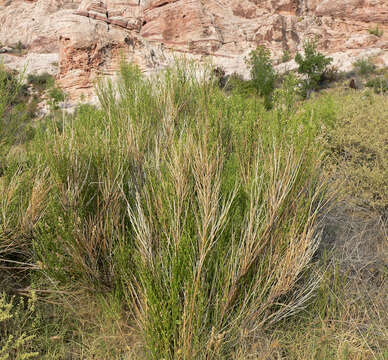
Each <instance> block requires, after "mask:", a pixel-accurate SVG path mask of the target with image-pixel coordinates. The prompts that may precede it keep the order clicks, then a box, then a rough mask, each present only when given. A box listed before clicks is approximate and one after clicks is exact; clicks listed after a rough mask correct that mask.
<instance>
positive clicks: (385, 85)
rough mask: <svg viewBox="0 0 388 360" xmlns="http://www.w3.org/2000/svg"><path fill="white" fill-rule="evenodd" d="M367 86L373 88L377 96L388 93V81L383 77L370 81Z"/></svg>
mask: <svg viewBox="0 0 388 360" xmlns="http://www.w3.org/2000/svg"><path fill="white" fill-rule="evenodd" d="M365 86H366V87H368V88H372V89H373V90H374V92H375V93H376V94H380V93H385V92H386V91H388V80H386V79H384V78H383V77H376V78H374V79H370V80H368V81H367V82H366V84H365Z"/></svg>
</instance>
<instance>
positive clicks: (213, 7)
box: [0, 0, 388, 96]
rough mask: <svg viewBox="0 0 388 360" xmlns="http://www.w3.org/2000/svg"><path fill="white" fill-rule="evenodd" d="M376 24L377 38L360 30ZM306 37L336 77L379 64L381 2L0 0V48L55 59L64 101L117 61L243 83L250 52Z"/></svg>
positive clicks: (383, 59)
mask: <svg viewBox="0 0 388 360" xmlns="http://www.w3.org/2000/svg"><path fill="white" fill-rule="evenodd" d="M377 25H378V26H379V29H380V31H383V33H382V35H381V36H376V35H373V34H370V33H369V31H368V30H369V29H372V28H375V27H376V26H377ZM309 37H317V38H318V41H319V48H320V49H321V51H323V52H324V53H328V54H331V56H332V57H333V58H334V60H335V64H336V65H338V66H339V67H340V68H341V69H344V70H349V69H350V68H351V67H352V63H353V62H354V60H355V59H356V58H358V57H364V56H372V55H373V56H375V57H376V62H377V63H379V64H381V65H385V66H388V59H387V52H388V1H387V0H341V1H338V0H277V1H274V0H206V1H205V0H105V1H90V0H73V1H72V0H29V1H27V0H13V1H12V0H7V1H4V0H0V42H1V43H2V44H4V45H11V44H12V43H17V42H18V41H20V42H21V43H23V44H24V45H26V47H27V49H28V51H29V52H31V53H39V54H58V56H59V60H58V63H59V66H58V72H57V78H58V81H59V82H60V84H61V85H62V86H63V87H64V88H65V89H67V90H68V91H69V92H70V93H71V94H72V95H74V96H77V95H79V94H80V93H85V94H88V93H91V89H92V85H93V82H94V80H95V79H96V78H97V77H98V76H100V75H112V74H114V72H115V71H116V70H117V68H118V66H119V63H120V60H121V59H122V58H125V59H126V60H128V61H132V62H134V63H136V64H138V65H139V66H140V68H141V69H142V70H143V71H152V70H154V69H158V68H160V67H163V66H165V65H166V64H168V63H169V62H170V61H171V60H172V59H173V58H174V56H176V55H177V54H186V55H187V56H189V57H191V58H195V59H200V60H206V61H212V62H213V63H215V64H217V65H221V66H223V67H224V68H225V70H226V72H227V73H230V72H234V71H237V72H239V73H242V74H243V75H245V76H247V69H246V66H245V64H244V57H245V56H246V55H247V54H248V53H249V51H250V50H252V49H254V48H255V47H256V46H257V45H260V44H263V45H266V46H268V47H269V48H270V49H271V50H272V53H273V56H274V58H280V57H281V55H282V53H283V51H285V50H287V51H290V52H291V54H294V53H295V52H296V51H297V50H300V49H301V47H302V44H303V41H304V39H306V38H309ZM2 56H5V55H2V54H0V58H1V57H2ZM9 56H10V55H9ZM8 63H10V62H9V59H8ZM287 66H292V62H291V63H290V64H285V65H283V64H282V65H280V66H279V67H287ZM39 68H41V67H39Z"/></svg>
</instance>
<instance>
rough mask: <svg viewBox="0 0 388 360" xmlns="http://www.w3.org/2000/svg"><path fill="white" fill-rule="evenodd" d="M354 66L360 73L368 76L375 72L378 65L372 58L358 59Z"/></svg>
mask: <svg viewBox="0 0 388 360" xmlns="http://www.w3.org/2000/svg"><path fill="white" fill-rule="evenodd" d="M353 66H354V68H355V69H356V70H357V72H358V73H359V74H360V75H363V76H366V75H370V74H373V73H374V72H375V70H376V65H375V64H373V62H372V61H371V60H370V59H365V58H362V59H358V60H357V61H356V62H354V64H353Z"/></svg>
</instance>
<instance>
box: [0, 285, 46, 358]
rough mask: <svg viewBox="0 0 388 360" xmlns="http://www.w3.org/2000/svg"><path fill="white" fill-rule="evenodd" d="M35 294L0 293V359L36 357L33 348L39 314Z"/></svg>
mask: <svg viewBox="0 0 388 360" xmlns="http://www.w3.org/2000/svg"><path fill="white" fill-rule="evenodd" d="M36 301H37V300H36V295H35V293H34V292H33V293H32V297H31V298H30V299H28V300H25V299H24V298H22V297H19V298H16V297H15V296H12V297H10V296H7V295H6V294H5V293H1V294H0V359H1V360H8V359H9V360H10V359H15V360H25V359H36V358H37V357H38V355H39V353H38V352H37V351H34V350H35V347H36V343H35V342H36V336H37V334H38V325H39V321H40V319H39V316H38V314H37V313H36V309H35V305H36Z"/></svg>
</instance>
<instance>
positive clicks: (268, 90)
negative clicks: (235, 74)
mask: <svg viewBox="0 0 388 360" xmlns="http://www.w3.org/2000/svg"><path fill="white" fill-rule="evenodd" d="M246 62H247V64H248V65H249V66H250V68H251V69H250V72H251V78H252V85H253V87H254V88H255V89H256V91H257V93H258V94H259V95H260V96H262V97H263V98H264V104H265V107H266V108H267V109H270V108H271V107H272V94H273V91H274V89H275V81H276V72H275V69H274V67H273V65H272V61H271V53H270V51H269V50H268V49H267V48H265V47H264V46H259V47H258V48H257V49H256V50H253V51H251V53H250V54H249V58H248V59H247V60H246Z"/></svg>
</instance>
